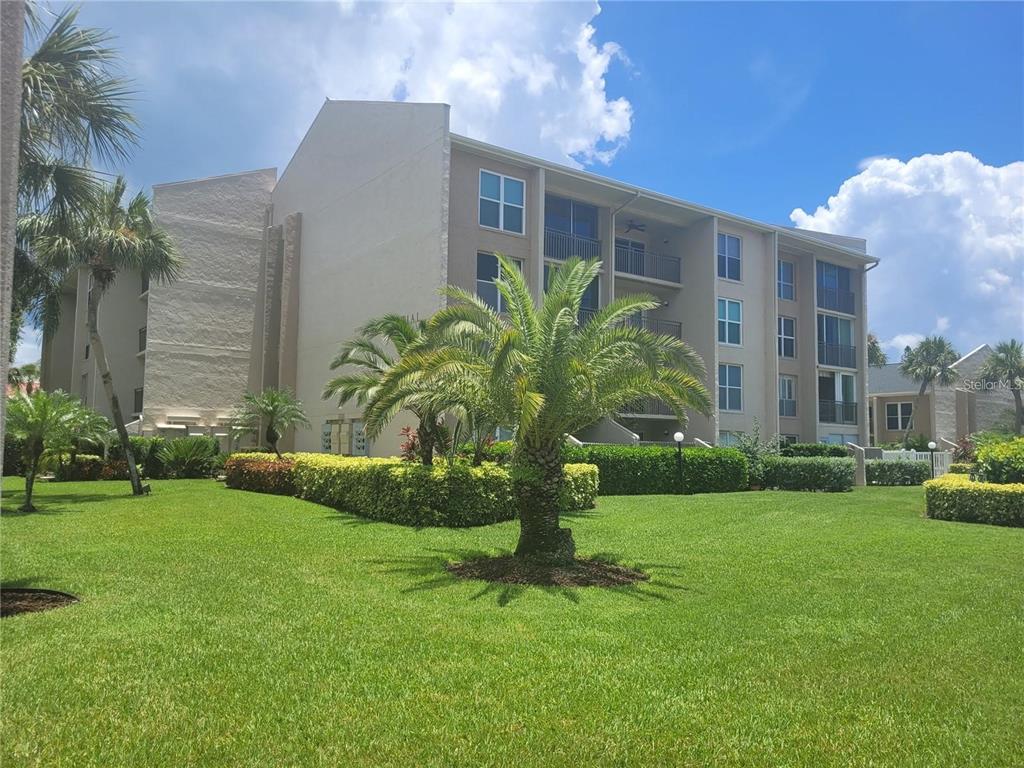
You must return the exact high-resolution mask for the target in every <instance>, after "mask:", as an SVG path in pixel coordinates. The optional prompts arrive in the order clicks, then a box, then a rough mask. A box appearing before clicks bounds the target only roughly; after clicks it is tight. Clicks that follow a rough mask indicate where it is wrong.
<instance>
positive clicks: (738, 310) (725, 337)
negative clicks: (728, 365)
mask: <svg viewBox="0 0 1024 768" xmlns="http://www.w3.org/2000/svg"><path fill="white" fill-rule="evenodd" d="M742 325H743V302H741V301H733V300H732V299H719V300H718V341H719V343H721V344H734V345H737V346H738V345H739V344H741V343H742V341H743V335H742V333H741V328H742Z"/></svg>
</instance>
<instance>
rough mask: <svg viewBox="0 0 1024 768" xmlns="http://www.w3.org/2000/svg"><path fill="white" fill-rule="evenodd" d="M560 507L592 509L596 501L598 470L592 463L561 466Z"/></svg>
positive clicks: (572, 509) (565, 508)
mask: <svg viewBox="0 0 1024 768" xmlns="http://www.w3.org/2000/svg"><path fill="white" fill-rule="evenodd" d="M562 472H563V485H562V505H561V507H562V509H564V510H565V511H567V512H575V511H577V510H580V509H593V508H594V505H595V504H596V502H597V487H598V471H597V467H596V466H594V465H593V464H566V465H565V466H564V467H563V468H562Z"/></svg>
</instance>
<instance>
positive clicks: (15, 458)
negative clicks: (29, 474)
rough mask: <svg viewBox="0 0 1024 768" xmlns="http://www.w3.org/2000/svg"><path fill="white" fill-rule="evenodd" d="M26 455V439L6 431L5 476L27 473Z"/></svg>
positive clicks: (17, 475) (19, 475)
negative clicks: (24, 460)
mask: <svg viewBox="0 0 1024 768" xmlns="http://www.w3.org/2000/svg"><path fill="white" fill-rule="evenodd" d="M24 456H25V441H24V440H22V439H21V438H20V437H15V436H14V435H9V434H7V433H4V467H3V474H4V477H21V476H22V475H24V474H25V464H24V462H23V459H24Z"/></svg>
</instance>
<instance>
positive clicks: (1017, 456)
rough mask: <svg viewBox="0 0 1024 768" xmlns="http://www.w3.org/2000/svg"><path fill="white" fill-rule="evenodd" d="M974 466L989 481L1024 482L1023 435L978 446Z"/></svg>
mask: <svg viewBox="0 0 1024 768" xmlns="http://www.w3.org/2000/svg"><path fill="white" fill-rule="evenodd" d="M976 468H977V471H978V474H979V475H980V477H981V478H982V479H984V480H985V481H986V482H989V483H1024V437H1018V438H1015V439H1013V440H1007V441H1006V442H1002V443H988V444H986V445H983V446H981V447H979V448H978V461H977V465H976Z"/></svg>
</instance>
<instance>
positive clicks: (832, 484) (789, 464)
mask: <svg viewBox="0 0 1024 768" xmlns="http://www.w3.org/2000/svg"><path fill="white" fill-rule="evenodd" d="M764 464H765V487H766V488H778V489H779V490H780V491H829V492H834V491H849V490H850V489H851V488H853V471H854V461H853V459H840V458H833V457H818V456H776V457H769V458H767V459H765V462H764Z"/></svg>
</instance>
